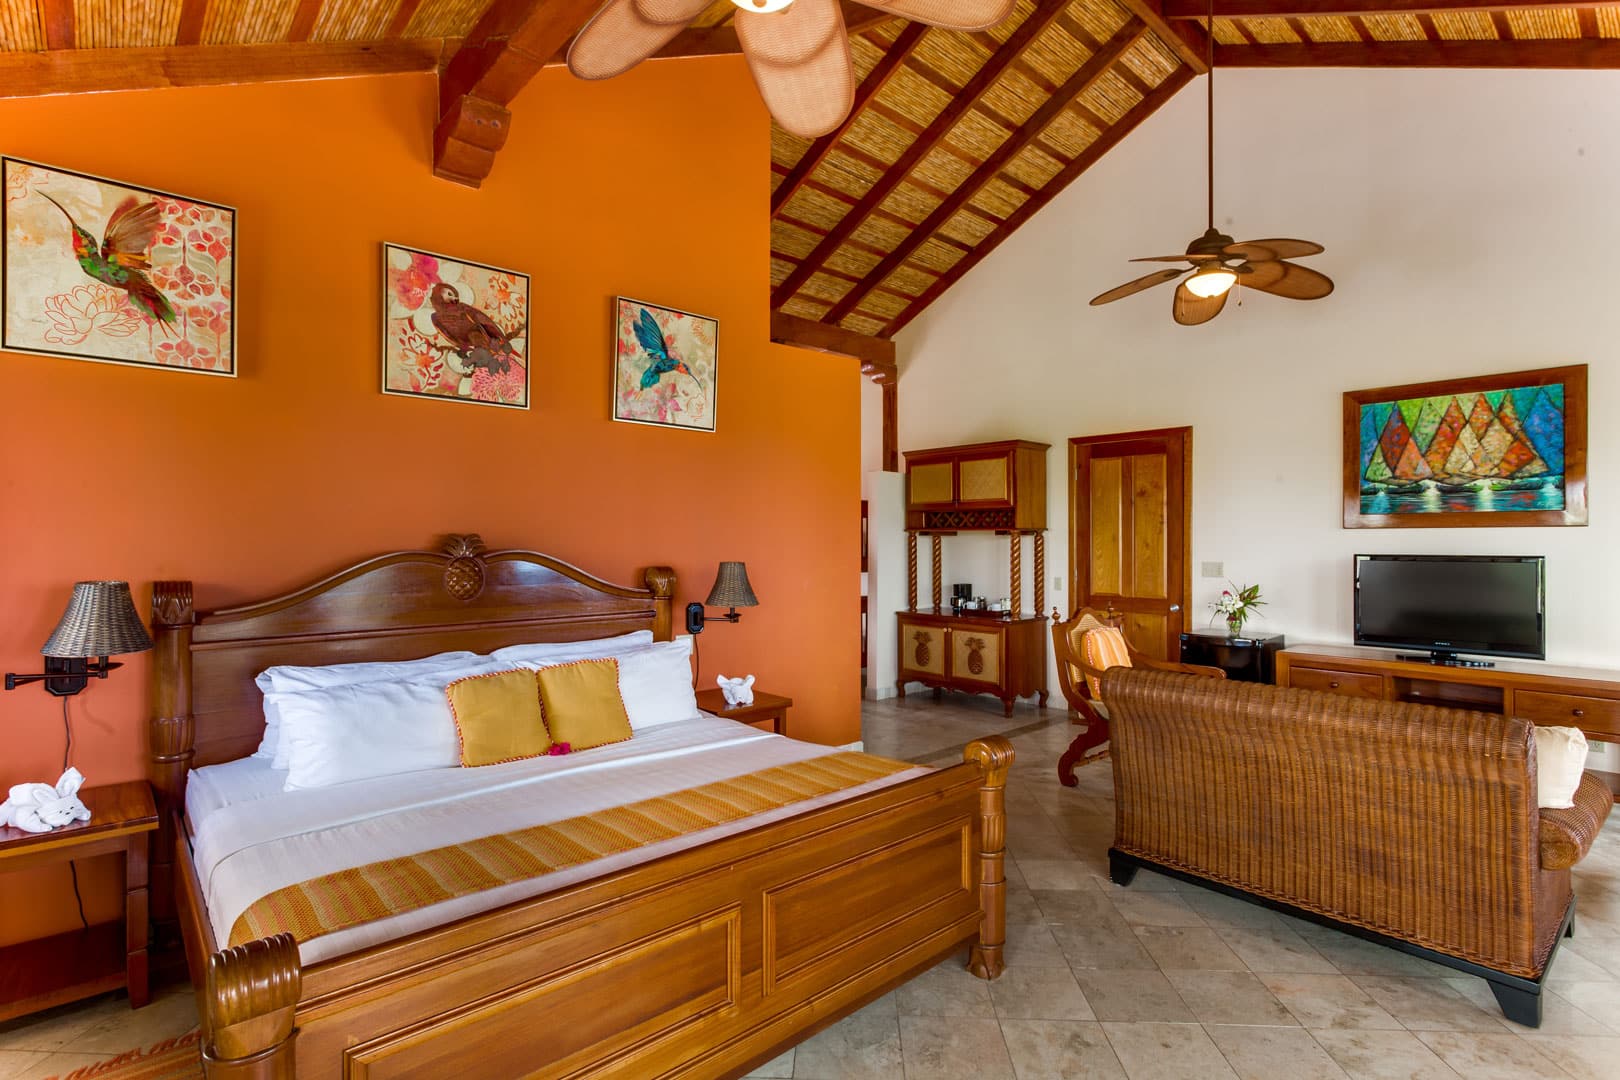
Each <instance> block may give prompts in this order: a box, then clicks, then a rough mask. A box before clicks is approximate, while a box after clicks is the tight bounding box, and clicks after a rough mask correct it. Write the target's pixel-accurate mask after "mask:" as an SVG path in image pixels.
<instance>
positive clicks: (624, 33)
mask: <svg viewBox="0 0 1620 1080" xmlns="http://www.w3.org/2000/svg"><path fill="white" fill-rule="evenodd" d="M710 2H711V0H608V2H607V4H606V5H605V6H604V7H603V8H602V10H600V11H598V12H597V13H596V14H595V15H594V16H593V17H592V18H591V21H590V22H588V23H586V24H585V28H584V29H583V30H581V31H580V32H579V34H578V36H576V37H575V38H574V43H573V45H571V46H570V47H569V49H568V70H569V71H572V72H573V73H574V74H575V75H577V76H579V77H580V78H582V79H611V78H612V77H613V76H615V75H622V74H624V73H625V72H626V71H629V70H630V69H631V68H633V67H635V66H636V65H637V64H639V63H641V62H642V61H643V60H645V59H647V58H648V57H649V56H652V55H653V54H654V53H656V52H657V51H658V50H659V49H662V48H663V47H664V46H665V45H667V44H669V43H670V41H672V40H673V39H674V38H675V35H677V34H679V33H680V32H681V31H682V30H684V29H686V26H687V24H688V23H690V22H691V21H692V20H693V19H695V18H697V17H698V16H699V15H700V14H702V13H703V11H704V10H705V9H706V8H707V7H708V6H709V4H710ZM861 2H862V4H864V5H865V6H867V7H872V8H876V9H877V10H879V11H884V12H888V13H889V14H890V15H898V16H900V17H901V18H904V19H910V20H911V21H913V22H920V23H927V24H928V25H929V26H940V27H944V28H945V29H948V30H970V31H971V30H988V29H989V28H990V27H992V26H995V25H996V24H997V23H999V22H1001V21H1002V20H1003V19H1005V18H1006V17H1007V16H1008V15H1009V14H1010V13H1011V12H1012V9H1013V3H1014V0H861ZM732 3H733V4H735V5H736V6H737V7H738V8H739V9H740V10H739V11H738V12H737V13H736V15H735V17H734V18H733V24H734V25H735V27H736V30H737V40H738V41H739V42H740V43H741V45H742V51H743V54H744V55H745V56H746V57H747V58H748V68H749V70H750V71H752V72H753V74H754V83H755V85H757V86H758V87H759V94H760V97H762V98H764V99H765V106H766V108H768V109H770V111H771V115H772V116H773V117H775V118H776V122H777V124H778V125H780V126H781V127H782V128H784V129H785V130H787V131H790V132H792V133H793V134H795V135H798V136H800V137H802V138H806V139H813V138H816V137H817V136H820V135H825V134H827V133H828V132H829V131H832V130H833V129H834V128H836V127H837V126H838V125H839V124H841V123H843V120H844V117H846V116H848V115H849V110H850V106H851V105H852V104H853V103H854V100H855V66H854V64H853V63H852V62H851V60H850V55H849V35H848V33H847V32H846V31H845V29H844V13H843V10H842V9H841V8H840V7H839V5H838V2H837V0H732Z"/></svg>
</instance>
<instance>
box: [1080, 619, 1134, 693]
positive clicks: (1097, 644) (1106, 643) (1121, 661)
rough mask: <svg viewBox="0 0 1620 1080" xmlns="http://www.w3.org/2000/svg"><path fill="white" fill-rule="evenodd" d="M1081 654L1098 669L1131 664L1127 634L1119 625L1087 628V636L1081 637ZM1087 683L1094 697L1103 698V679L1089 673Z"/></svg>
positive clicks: (1102, 669) (1105, 669)
mask: <svg viewBox="0 0 1620 1080" xmlns="http://www.w3.org/2000/svg"><path fill="white" fill-rule="evenodd" d="M1080 655H1081V656H1083V657H1085V659H1086V663H1088V664H1090V665H1091V666H1092V667H1094V668H1096V669H1097V670H1098V671H1107V670H1108V669H1109V668H1111V667H1130V666H1131V651H1130V650H1129V649H1128V648H1126V647H1125V635H1124V634H1123V633H1122V632H1121V631H1120V629H1119V627H1117V626H1099V627H1097V629H1095V630H1087V631H1086V636H1085V637H1083V638H1081V639H1080ZM1086 685H1087V686H1089V687H1091V696H1092V697H1094V698H1097V699H1099V700H1100V699H1101V698H1102V680H1101V679H1099V678H1097V676H1095V675H1087V676H1086Z"/></svg>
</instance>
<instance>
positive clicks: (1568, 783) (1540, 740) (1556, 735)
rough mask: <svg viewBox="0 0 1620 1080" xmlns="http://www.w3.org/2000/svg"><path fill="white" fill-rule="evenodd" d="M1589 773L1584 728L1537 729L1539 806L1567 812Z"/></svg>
mask: <svg viewBox="0 0 1620 1080" xmlns="http://www.w3.org/2000/svg"><path fill="white" fill-rule="evenodd" d="M1585 769H1586V734H1585V733H1584V732H1583V731H1581V729H1580V728H1572V727H1542V726H1541V725H1540V724H1537V725H1536V788H1537V791H1536V805H1537V806H1539V807H1541V808H1542V809H1543V810H1567V809H1569V808H1570V807H1571V806H1574V805H1575V789H1576V788H1578V787H1580V786H1581V773H1582V772H1584V771H1585Z"/></svg>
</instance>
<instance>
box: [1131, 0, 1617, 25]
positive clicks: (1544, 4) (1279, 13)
mask: <svg viewBox="0 0 1620 1080" xmlns="http://www.w3.org/2000/svg"><path fill="white" fill-rule="evenodd" d="M1595 2H1596V0H1518V2H1517V3H1515V2H1513V0H1215V17H1216V18H1217V19H1286V18H1290V17H1294V18H1304V19H1311V18H1322V17H1325V16H1329V15H1444V14H1448V13H1450V12H1454V11H1523V10H1527V9H1528V10H1534V9H1537V8H1565V7H1590V6H1591V5H1592V4H1593V3H1595ZM1163 3H1164V15H1165V18H1167V19H1175V20H1182V19H1192V20H1197V21H1202V20H1203V19H1205V18H1206V17H1207V16H1208V15H1209V0H1163Z"/></svg>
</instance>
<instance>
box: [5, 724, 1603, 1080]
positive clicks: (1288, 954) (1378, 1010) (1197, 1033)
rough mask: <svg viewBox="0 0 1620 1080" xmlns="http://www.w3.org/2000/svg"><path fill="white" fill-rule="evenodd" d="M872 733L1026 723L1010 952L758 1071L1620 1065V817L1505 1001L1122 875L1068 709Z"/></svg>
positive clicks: (936, 743) (1369, 1073)
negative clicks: (1550, 951) (1532, 1018)
mask: <svg viewBox="0 0 1620 1080" xmlns="http://www.w3.org/2000/svg"><path fill="white" fill-rule="evenodd" d="M864 721H865V725H864V731H863V736H864V738H865V742H866V749H867V750H868V751H869V752H871V753H875V754H883V755H887V756H890V757H897V758H904V759H907V760H919V761H925V762H927V763H929V764H944V763H947V762H951V761H955V760H959V759H960V747H961V746H962V744H963V743H965V742H967V741H968V740H970V739H972V738H975V737H977V736H979V735H982V734H985V733H987V732H992V731H999V732H1002V733H1005V734H1007V735H1009V736H1010V737H1011V739H1012V741H1013V745H1014V746H1015V747H1016V748H1017V750H1018V755H1019V756H1018V761H1017V763H1016V764H1015V765H1014V767H1013V770H1012V778H1011V781H1010V783H1009V785H1008V797H1007V808H1008V815H1009V821H1008V829H1007V835H1008V849H1009V854H1010V858H1009V859H1008V865H1007V876H1008V881H1009V894H1008V924H1009V930H1008V944H1007V962H1008V969H1007V972H1006V974H1005V975H1003V976H1002V977H1001V978H1000V979H999V980H997V981H995V982H992V983H986V982H983V981H981V980H978V979H975V978H973V977H972V976H971V975H969V974H967V972H966V971H965V970H963V969H962V963H961V960H960V958H955V959H952V960H948V961H946V962H945V963H943V964H941V965H939V966H938V967H936V968H934V969H933V970H931V971H928V972H925V973H924V974H922V975H921V976H919V977H918V978H916V979H914V980H913V981H911V982H910V983H907V984H906V985H905V986H902V987H900V988H899V989H898V990H896V991H895V992H894V993H891V994H888V995H885V996H884V997H882V998H880V999H879V1000H877V1001H875V1002H873V1003H872V1004H871V1005H868V1006H867V1007H866V1008H864V1009H862V1010H861V1011H860V1012H858V1013H856V1014H855V1015H853V1016H851V1017H848V1018H847V1019H845V1020H843V1021H841V1022H840V1023H838V1024H835V1025H833V1026H832V1027H830V1028H828V1029H826V1030H825V1031H823V1032H821V1033H819V1034H817V1035H815V1036H812V1037H811V1038H810V1039H808V1040H807V1041H805V1042H804V1043H802V1044H800V1045H799V1046H798V1047H796V1048H795V1049H794V1050H791V1051H789V1052H788V1053H786V1054H783V1055H782V1056H781V1057H779V1058H777V1059H776V1060H775V1061H772V1062H770V1063H769V1064H768V1065H766V1066H764V1067H762V1068H761V1069H759V1070H758V1071H756V1072H755V1073H753V1074H752V1075H753V1076H756V1077H772V1078H799V1080H846V1078H847V1080H854V1078H868V1080H887V1078H894V1080H925V1078H927V1080H948V1078H973V1080H994V1078H999V1077H1016V1078H1018V1080H1036V1078H1040V1080H1045V1078H1054V1080H1056V1078H1069V1077H1098V1078H1127V1080H1204V1078H1216V1077H1224V1078H1228V1080H1230V1078H1233V1077H1241V1078H1242V1080H1273V1078H1275V1080H1314V1078H1317V1077H1332V1078H1336V1080H1344V1078H1346V1077H1352V1078H1355V1080H1397V1078H1399V1080H1408V1078H1410V1080H1431V1078H1447V1080H1454V1078H1455V1077H1458V1076H1462V1077H1468V1078H1478V1080H1492V1078H1496V1077H1504V1078H1510V1080H1527V1078H1536V1077H1553V1078H1560V1080H1562V1078H1570V1077H1574V1078H1578V1080H1620V815H1617V816H1615V817H1611V819H1610V822H1609V825H1608V826H1607V827H1606V828H1605V830H1604V834H1603V836H1601V837H1600V838H1599V839H1598V842H1597V844H1596V845H1594V848H1593V851H1592V854H1591V855H1590V856H1588V858H1587V859H1586V861H1585V862H1584V863H1583V864H1582V865H1581V867H1580V868H1579V869H1578V870H1577V872H1576V885H1575V889H1576V895H1577V897H1578V924H1577V928H1576V929H1577V936H1576V937H1574V938H1572V939H1569V940H1566V941H1565V942H1564V944H1563V946H1562V947H1561V948H1560V950H1559V953H1558V956H1557V959H1556V962H1555V963H1554V965H1553V970H1552V973H1551V975H1549V977H1548V990H1547V991H1546V994H1547V1000H1546V1004H1545V1019H1544V1022H1543V1024H1542V1026H1541V1028H1540V1029H1539V1030H1537V1031H1531V1030H1529V1029H1526V1028H1522V1027H1518V1026H1517V1025H1514V1024H1512V1023H1509V1022H1508V1021H1506V1020H1504V1019H1503V1018H1502V1015H1501V1013H1500V1011H1499V1010H1498V1009H1497V1008H1496V1004H1495V1002H1494V1000H1493V999H1492V998H1491V994H1490V991H1489V989H1488V988H1487V987H1486V986H1485V984H1484V982H1483V981H1481V980H1479V979H1475V978H1470V977H1467V976H1462V975H1459V974H1457V973H1456V972H1454V971H1452V970H1450V969H1449V968H1443V967H1439V966H1436V965H1433V964H1429V963H1427V962H1426V961H1422V960H1417V959H1414V958H1412V957H1408V956H1405V955H1404V954H1401V953H1398V952H1395V951H1393V950H1390V949H1385V948H1382V947H1379V946H1375V945H1370V944H1368V943H1366V942H1363V941H1360V940H1358V939H1356V938H1352V937H1349V936H1347V935H1344V934H1340V933H1337V932H1336V931H1331V930H1325V929H1322V928H1320V927H1317V926H1314V925H1311V924H1307V923H1303V922H1299V921H1297V920H1294V919H1290V918H1288V917H1286V916H1282V915H1278V914H1275V913H1273V912H1270V911H1267V910H1265V909H1264V908H1260V907H1257V906H1255V905H1253V904H1249V903H1246V902H1244V901H1241V900H1234V899H1232V898H1229V897H1226V896H1222V895H1219V894H1217V893H1212V892H1209V891H1207V890H1203V889H1199V888H1196V887H1193V886H1186V885H1182V884H1180V883H1178V882H1173V881H1171V880H1170V879H1168V878H1164V877H1160V876H1157V875H1154V874H1150V873H1146V872H1143V873H1140V874H1138V875H1137V878H1136V881H1135V882H1134V883H1133V884H1132V885H1131V887H1130V888H1129V889H1120V888H1117V887H1116V886H1114V885H1112V884H1111V883H1109V881H1108V880H1107V855H1106V852H1107V849H1108V843H1109V840H1110V839H1111V837H1112V831H1113V801H1112V800H1113V791H1112V787H1113V778H1112V773H1111V771H1110V770H1109V768H1108V766H1107V765H1106V764H1105V765H1100V766H1090V767H1087V768H1084V769H1081V770H1080V773H1079V775H1080V786H1079V787H1077V788H1072V789H1065V788H1062V787H1060V786H1059V785H1058V783H1057V778H1056V773H1055V765H1056V762H1057V757H1058V754H1059V753H1061V752H1062V750H1063V748H1064V747H1065V746H1067V745H1068V740H1069V738H1070V736H1071V734H1072V731H1071V729H1070V727H1069V725H1068V721H1067V718H1066V715H1065V713H1064V712H1063V711H1062V710H1061V709H1057V708H1053V709H1050V710H1047V711H1044V712H1042V711H1038V710H1036V709H1033V708H1030V707H1027V706H1022V705H1021V706H1019V707H1018V708H1017V709H1016V710H1015V711H1014V714H1013V716H1012V717H1010V718H1004V717H1003V716H1002V715H1001V707H1000V705H999V703H997V702H994V701H992V700H991V699H989V698H977V699H969V698H962V697H957V696H947V697H946V698H945V699H944V700H943V701H941V702H938V703H936V702H934V701H933V700H932V699H931V698H930V697H928V696H924V697H920V698H916V697H913V698H908V699H906V700H904V701H888V702H881V703H868V705H867V706H866V708H865V710H864ZM195 1024H196V1011H195V1007H194V1005H193V1004H192V999H191V996H190V991H189V989H184V988H174V989H170V990H168V991H166V992H165V993H163V994H161V995H159V997H158V998H157V1000H156V1001H155V1002H154V1003H153V1004H152V1005H151V1006H149V1007H148V1008H145V1009H142V1010H140V1011H139V1012H131V1011H130V1010H129V1008H128V1006H127V1004H126V1003H125V1000H124V998H123V996H122V995H118V994H115V995H109V996H107V997H104V998H101V999H97V1000H95V1001H90V1002H85V1003H83V1004H80V1005H77V1006H68V1007H64V1008H62V1009H57V1010H53V1011H52V1012H50V1013H47V1014H44V1015H41V1016H38V1017H33V1018H29V1019H24V1020H18V1021H12V1022H11V1023H9V1024H4V1025H0V1080H35V1078H41V1077H49V1076H56V1075H60V1074H65V1073H68V1072H71V1071H72V1070H73V1069H76V1068H79V1067H80V1066H82V1065H87V1064H91V1063H94V1062H96V1061H102V1060H106V1059H107V1058H108V1057H110V1056H112V1055H113V1054H115V1053H117V1052H119V1051H122V1050H127V1049H133V1048H136V1047H145V1046H148V1045H150V1044H152V1043H154V1042H157V1041H160V1040H162V1039H166V1038H171V1037H173V1036H176V1035H180V1034H183V1033H184V1032H186V1031H188V1030H190V1029H191V1028H192V1027H193V1026H195Z"/></svg>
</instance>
